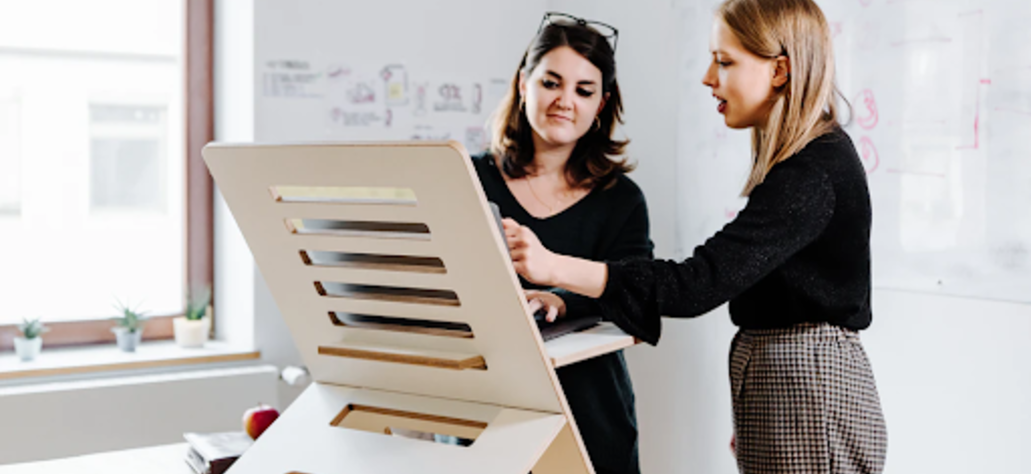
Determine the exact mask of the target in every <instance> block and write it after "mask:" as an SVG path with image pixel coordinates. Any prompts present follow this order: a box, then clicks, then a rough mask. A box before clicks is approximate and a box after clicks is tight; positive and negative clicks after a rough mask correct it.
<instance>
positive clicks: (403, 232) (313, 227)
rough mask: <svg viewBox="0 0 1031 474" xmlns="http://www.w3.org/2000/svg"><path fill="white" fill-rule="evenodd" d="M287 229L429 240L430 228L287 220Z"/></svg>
mask: <svg viewBox="0 0 1031 474" xmlns="http://www.w3.org/2000/svg"><path fill="white" fill-rule="evenodd" d="M285 223H286V229H287V230H288V231H290V232H291V233H294V234H301V235H333V236H341V237H379V238H387V239H416V240H429V239H430V228H429V227H428V226H426V224H420V223H413V222H372V221H341V220H335V219H286V221H285Z"/></svg>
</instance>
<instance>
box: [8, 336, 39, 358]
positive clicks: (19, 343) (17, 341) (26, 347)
mask: <svg viewBox="0 0 1031 474" xmlns="http://www.w3.org/2000/svg"><path fill="white" fill-rule="evenodd" d="M41 350H43V338H42V337H34V338H32V339H25V338H24V337H15V338H14V352H15V353H17V354H18V358H19V359H21V361H22V362H29V361H31V360H34V359H35V358H36V356H38V355H39V351H41Z"/></svg>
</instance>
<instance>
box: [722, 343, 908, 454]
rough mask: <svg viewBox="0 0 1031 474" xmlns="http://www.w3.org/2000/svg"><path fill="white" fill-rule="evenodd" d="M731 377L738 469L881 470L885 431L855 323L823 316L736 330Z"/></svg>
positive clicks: (867, 362)
mask: <svg viewBox="0 0 1031 474" xmlns="http://www.w3.org/2000/svg"><path fill="white" fill-rule="evenodd" d="M730 381H731V390H732V396H733V406H734V432H735V435H736V437H737V463H738V469H739V470H740V471H741V472H742V473H744V474H762V473H771V474H772V473H777V474H787V473H792V474H802V473H806V474H809V473H834V474H845V473H847V474H852V473H857V474H858V473H864V474H866V473H879V472H881V471H882V470H883V468H884V459H885V454H886V451H887V446H888V434H887V430H886V428H885V424H884V415H883V414H882V413H881V403H880V399H879V397H878V396H877V387H876V386H875V384H874V378H873V372H872V371H871V369H870V362H869V361H868V360H867V357H866V352H865V351H864V350H863V346H862V344H861V343H860V341H859V336H858V334H857V333H856V332H855V331H852V330H849V329H843V328H840V327H837V326H831V325H829V324H826V323H822V324H815V323H803V324H799V325H796V326H793V327H791V328H786V329H766V330H745V329H743V330H740V331H739V332H738V334H737V336H735V337H734V342H733V345H732V346H731V354H730Z"/></svg>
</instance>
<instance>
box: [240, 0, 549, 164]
mask: <svg viewBox="0 0 1031 474" xmlns="http://www.w3.org/2000/svg"><path fill="white" fill-rule="evenodd" d="M262 7H263V8H261V9H258V10H257V11H256V17H255V25H256V34H255V45H256V46H255V58H254V63H255V64H254V69H255V70H254V77H255V83H254V92H255V99H256V100H255V107H256V110H255V124H254V125H255V138H256V139H257V140H258V141H262V142H284V141H349V142H353V141H394V140H456V141H459V142H461V143H462V144H463V145H465V147H466V149H467V150H468V151H469V152H470V154H475V153H477V152H480V151H483V150H485V149H486V147H487V145H488V143H489V142H488V140H489V137H488V131H487V128H488V127H486V124H487V120H488V119H489V117H490V115H491V113H492V112H493V111H494V109H495V108H496V107H497V105H498V104H499V102H500V101H501V99H502V97H503V96H504V94H505V93H506V92H507V88H508V87H509V85H510V81H511V78H512V75H513V74H514V73H515V71H516V68H517V66H518V64H519V59H520V57H521V56H522V54H523V52H524V51H525V49H526V47H527V45H528V44H529V42H530V40H531V39H532V38H533V35H534V33H535V32H536V27H537V24H538V22H539V21H540V14H541V11H543V2H542V1H541V2H528V3H525V4H515V3H512V4H501V5H494V4H490V3H485V2H476V1H475V0H446V1H443V2H436V3H434V2H429V3H427V2H423V3H419V2H405V3H402V4H398V3H396V2H358V3H356V2H333V1H319V2H300V3H298V2H287V1H270V2H265V3H263V5H262ZM460 18H477V19H478V21H477V22H476V23H473V24H470V23H467V22H463V21H459V20H460Z"/></svg>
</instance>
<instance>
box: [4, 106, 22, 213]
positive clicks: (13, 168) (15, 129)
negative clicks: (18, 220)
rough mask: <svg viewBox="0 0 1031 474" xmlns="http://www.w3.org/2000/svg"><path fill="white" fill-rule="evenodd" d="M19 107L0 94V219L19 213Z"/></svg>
mask: <svg viewBox="0 0 1031 474" xmlns="http://www.w3.org/2000/svg"><path fill="white" fill-rule="evenodd" d="M20 120H21V107H20V104H19V102H18V100H17V99H15V98H7V99H5V98H3V96H0V219H4V218H10V217H11V216H18V215H19V214H20V213H21V130H20V128H19V121H20Z"/></svg>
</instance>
